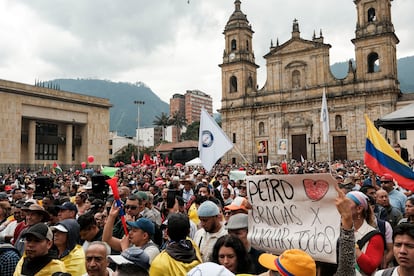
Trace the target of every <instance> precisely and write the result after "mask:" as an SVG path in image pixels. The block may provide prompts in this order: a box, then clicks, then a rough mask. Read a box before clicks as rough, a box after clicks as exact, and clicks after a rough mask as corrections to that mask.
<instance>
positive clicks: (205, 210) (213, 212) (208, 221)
mask: <svg viewBox="0 0 414 276" xmlns="http://www.w3.org/2000/svg"><path fill="white" fill-rule="evenodd" d="M197 214H198V217H199V219H200V225H201V228H200V229H198V230H197V232H196V233H195V235H194V242H195V244H196V245H197V246H198V248H200V252H201V256H202V258H203V261H204V262H207V261H209V260H210V259H211V258H210V257H211V254H212V253H213V247H214V244H215V243H216V241H217V240H218V238H220V237H221V236H224V235H227V230H226V229H224V227H223V225H222V224H221V221H222V219H221V218H222V216H221V215H220V210H219V208H218V206H217V205H216V204H215V203H214V202H212V201H210V200H207V201H204V202H203V203H202V204H201V205H200V207H198V210H197Z"/></svg>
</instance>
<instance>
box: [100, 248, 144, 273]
mask: <svg viewBox="0 0 414 276" xmlns="http://www.w3.org/2000/svg"><path fill="white" fill-rule="evenodd" d="M108 258H109V259H110V260H111V262H113V263H116V264H117V265H122V264H134V265H137V266H139V267H141V268H143V269H145V270H148V268H149V267H150V264H149V257H148V255H147V254H146V253H145V252H144V250H142V249H141V248H138V247H130V248H128V249H127V250H125V251H122V253H121V255H109V256H108Z"/></svg>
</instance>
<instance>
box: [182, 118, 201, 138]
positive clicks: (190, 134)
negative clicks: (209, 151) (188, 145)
mask: <svg viewBox="0 0 414 276" xmlns="http://www.w3.org/2000/svg"><path fill="white" fill-rule="evenodd" d="M199 132H200V122H193V123H192V124H190V125H188V126H187V131H186V132H184V133H183V134H182V135H181V139H182V140H196V141H197V140H198V135H199Z"/></svg>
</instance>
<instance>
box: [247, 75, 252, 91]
mask: <svg viewBox="0 0 414 276" xmlns="http://www.w3.org/2000/svg"><path fill="white" fill-rule="evenodd" d="M247 87H248V88H253V78H252V76H249V78H248V79H247Z"/></svg>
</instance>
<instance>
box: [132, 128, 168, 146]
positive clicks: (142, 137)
mask: <svg viewBox="0 0 414 276" xmlns="http://www.w3.org/2000/svg"><path fill="white" fill-rule="evenodd" d="M137 137H139V146H140V147H145V148H149V147H153V146H155V145H157V144H159V143H160V141H161V140H162V128H161V127H147V128H140V129H139V130H138V131H137Z"/></svg>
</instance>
